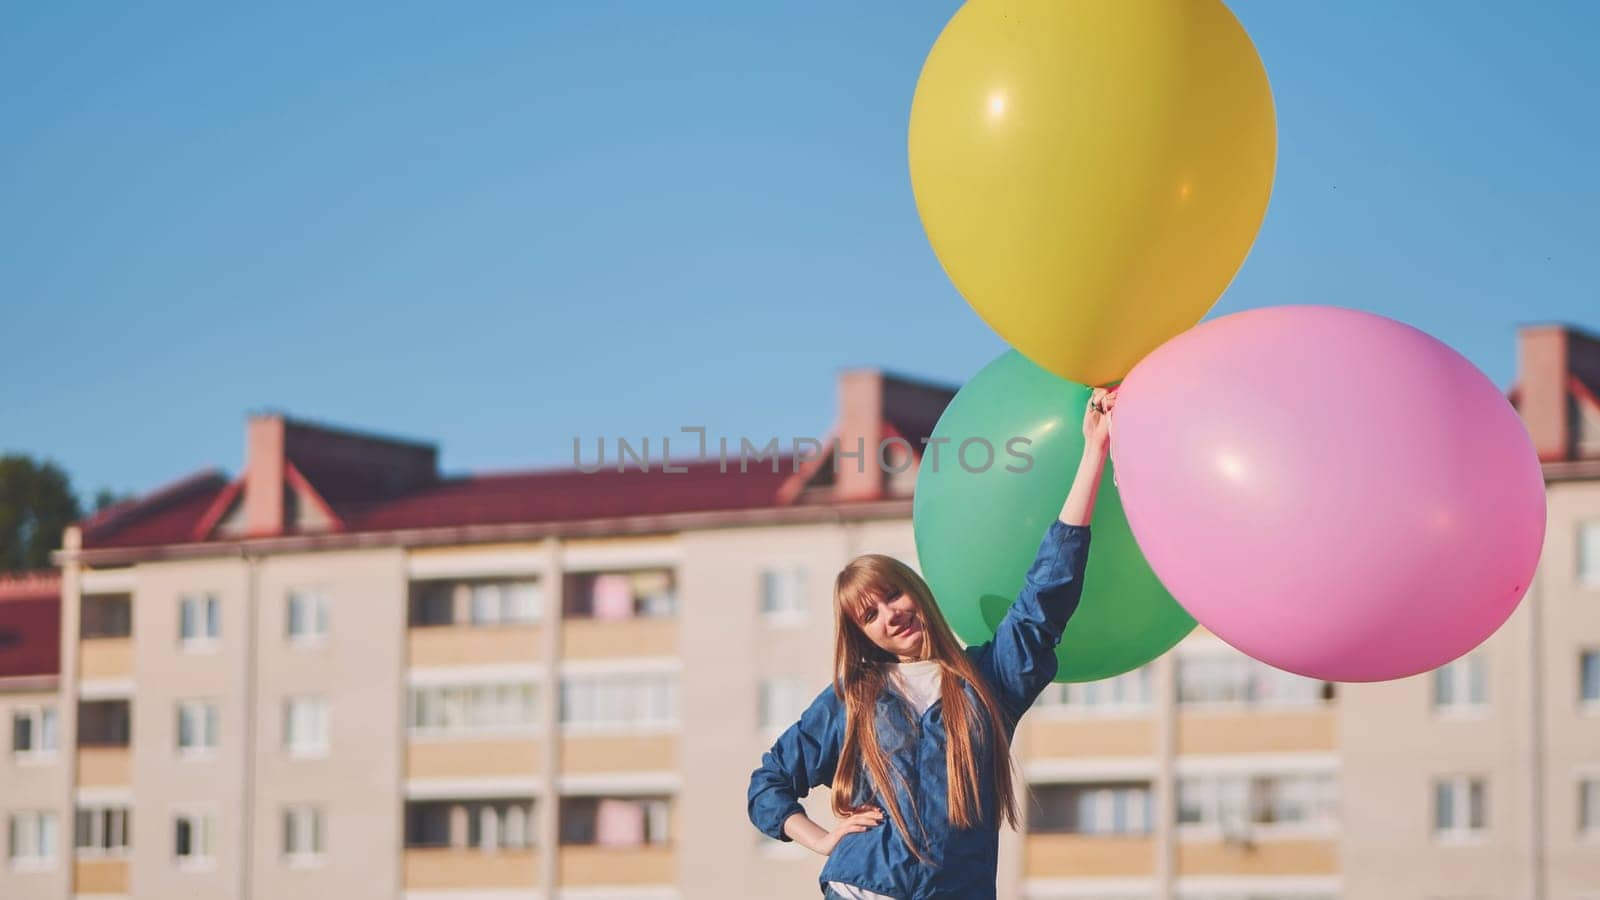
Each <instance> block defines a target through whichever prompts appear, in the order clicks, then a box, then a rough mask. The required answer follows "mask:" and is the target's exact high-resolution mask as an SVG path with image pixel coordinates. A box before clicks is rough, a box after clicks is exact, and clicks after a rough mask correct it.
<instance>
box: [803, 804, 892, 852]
mask: <svg viewBox="0 0 1600 900" xmlns="http://www.w3.org/2000/svg"><path fill="white" fill-rule="evenodd" d="M882 824H883V810H881V809H877V808H872V809H867V810H864V811H862V812H858V813H856V814H855V815H852V816H848V817H846V818H844V819H840V820H839V824H837V825H835V826H834V827H833V830H832V831H830V832H828V833H827V834H826V835H824V836H823V838H822V839H821V840H819V841H817V843H816V845H815V846H813V847H812V848H811V849H813V850H815V851H817V852H818V853H821V854H822V855H823V856H829V855H831V854H832V853H833V848H834V847H835V846H837V845H838V843H839V840H840V839H841V838H843V837H844V836H845V835H847V834H855V833H856V832H858V831H866V830H867V829H868V828H876V827H878V826H880V825H882Z"/></svg>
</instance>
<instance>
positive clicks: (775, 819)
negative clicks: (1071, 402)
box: [749, 390, 1115, 900]
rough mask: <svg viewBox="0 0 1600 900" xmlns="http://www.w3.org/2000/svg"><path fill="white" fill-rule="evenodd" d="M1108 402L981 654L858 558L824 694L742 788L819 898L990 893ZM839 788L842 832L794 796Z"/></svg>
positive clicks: (891, 570) (1079, 550) (873, 561)
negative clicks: (1014, 753) (808, 873)
mask: <svg viewBox="0 0 1600 900" xmlns="http://www.w3.org/2000/svg"><path fill="white" fill-rule="evenodd" d="M1114 401H1115V395H1114V394H1108V393H1107V392H1105V391H1103V390H1097V391H1095V392H1094V395H1093V396H1092V397H1091V398H1090V400H1089V405H1088V408H1087V409H1086V410H1085V411H1084V417H1083V434H1084V439H1085V441H1084V451H1083V459H1082V461H1081V462H1080V463H1079V464H1078V473H1077V476H1076V478H1074V479H1073V482H1072V488H1071V491H1070V493H1069V494H1068V495H1067V501H1066V503H1065V505H1063V506H1062V508H1061V515H1060V518H1059V519H1058V520H1057V521H1055V522H1052V523H1051V524H1050V526H1049V529H1048V530H1047V532H1046V533H1045V535H1044V539H1043V541H1042V542H1041V543H1040V545H1039V553H1038V556H1037V557H1036V558H1035V559H1034V561H1033V565H1032V566H1031V567H1030V568H1029V569H1028V573H1027V579H1026V581H1025V582H1024V585H1023V588H1022V591H1021V592H1020V593H1019V594H1018V595H1017V599H1016V601H1015V602H1014V603H1012V605H1011V609H1010V610H1009V611H1008V612H1007V613H1006V616H1005V618H1004V619H1003V620H1002V621H1001V622H1000V625H999V627H998V628H997V629H996V630H995V636H994V639H993V640H991V641H989V642H988V643H985V644H981V645H979V646H975V647H968V648H965V649H963V648H962V647H961V645H960V644H959V643H957V641H956V637H955V634H954V633H952V632H951V631H950V627H949V626H948V625H947V624H945V619H944V615H943V614H942V613H941V612H940V611H939V607H938V606H937V605H935V604H934V602H933V595H932V594H931V592H930V591H929V590H928V585H927V583H926V582H924V581H923V580H922V578H921V577H919V576H918V575H917V574H916V573H915V572H913V571H912V570H911V569H910V568H909V567H907V566H906V565H905V564H904V563H901V562H900V561H898V560H896V559H894V558H892V557H888V556H882V555H879V554H870V555H867V556H861V557H858V558H856V559H855V560H853V561H852V562H851V563H850V564H849V565H847V566H845V568H844V570H843V571H841V572H840V573H839V577H838V579H837V580H836V581H835V584H834V618H835V627H836V640H835V644H834V678H833V684H832V686H831V687H829V688H828V689H826V690H824V691H823V692H822V693H821V694H820V695H818V697H817V698H816V700H814V701H812V703H811V706H810V707H809V708H807V709H806V711H805V713H804V714H802V715H801V717H800V721H799V722H796V723H795V724H794V725H791V726H790V727H789V729H788V730H787V731H785V732H784V733H783V736H782V737H780V738H778V741H777V743H776V744H773V746H772V749H771V750H769V751H767V752H766V753H765V754H764V755H763V756H762V758H761V767H760V768H758V769H756V770H755V772H754V773H752V774H751V776H750V793H749V812H750V821H751V822H753V823H754V824H755V826H756V827H757V828H759V829H760V830H761V831H763V832H765V833H766V834H767V835H769V836H771V837H774V838H777V839H778V840H783V841H796V842H798V843H800V844H802V845H804V846H806V847H808V848H810V849H811V850H813V851H815V852H817V853H820V854H822V855H823V856H826V857H828V861H827V862H826V863H825V864H824V865H823V867H822V873H821V876H820V879H819V880H820V882H821V885H822V891H823V893H824V894H825V895H826V897H828V898H847V900H933V898H960V900H978V898H993V897H994V896H995V866H996V859H995V857H996V851H997V847H998V845H999V837H1000V822H1001V821H1002V820H1004V821H1005V822H1007V823H1009V824H1010V825H1011V826H1012V827H1013V828H1015V827H1016V825H1017V810H1016V801H1015V799H1014V797H1013V794H1012V761H1011V736H1012V734H1013V733H1014V732H1015V730H1016V724H1017V720H1018V719H1019V718H1021V716H1022V714H1023V713H1024V712H1026V711H1027V709H1028V707H1029V706H1031V705H1032V704H1033V701H1034V699H1035V698H1037V697H1038V696H1039V693H1040V692H1041V691H1043V690H1044V688H1045V686H1046V685H1048V684H1049V683H1050V679H1051V678H1053V677H1054V676H1055V673H1056V667H1057V663H1056V657H1055V647H1056V644H1058V643H1059V642H1060V640H1061V632H1062V629H1063V628H1064V627H1066V624H1067V618H1068V617H1069V616H1071V615H1072V612H1073V610H1074V609H1076V607H1077V605H1078V598H1079V597H1080V596H1081V595H1082V591H1083V573H1084V566H1085V563H1086V561H1087V559H1088V555H1089V520H1090V517H1091V515H1092V513H1093V511H1094V500H1095V492H1096V489H1097V488H1098V487H1099V484H1100V475H1101V471H1102V470H1103V468H1104V466H1105V458H1106V451H1107V448H1108V446H1109V443H1110V416H1109V415H1107V413H1108V412H1109V411H1110V409H1111V407H1112V405H1113V404H1114ZM821 784H827V785H831V786H832V788H833V812H834V815H835V817H836V818H837V819H838V824H837V825H836V826H835V827H834V828H833V830H831V831H830V830H827V829H825V828H823V827H822V826H820V825H818V824H817V823H815V822H813V821H812V820H811V819H810V818H809V817H808V816H807V815H806V814H805V810H804V809H803V808H802V807H801V806H800V803H799V799H800V798H801V797H804V796H806V794H807V793H809V792H810V790H811V788H813V787H815V786H817V785H821Z"/></svg>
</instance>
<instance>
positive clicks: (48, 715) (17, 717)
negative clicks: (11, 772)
mask: <svg viewBox="0 0 1600 900" xmlns="http://www.w3.org/2000/svg"><path fill="white" fill-rule="evenodd" d="M60 741H61V737H60V733H59V731H58V730H57V728H56V708H55V707H53V706H27V707H22V708H20V709H17V710H14V711H13V712H12V713H11V752H12V753H14V754H16V755H17V756H18V757H19V758H20V759H21V760H28V759H38V758H40V757H48V756H51V755H54V754H55V752H56V751H57V750H59V749H61V743H60Z"/></svg>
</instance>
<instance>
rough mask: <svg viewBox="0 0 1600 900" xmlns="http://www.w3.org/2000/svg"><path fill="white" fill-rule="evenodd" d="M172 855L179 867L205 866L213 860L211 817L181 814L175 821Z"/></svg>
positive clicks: (198, 814)
mask: <svg viewBox="0 0 1600 900" xmlns="http://www.w3.org/2000/svg"><path fill="white" fill-rule="evenodd" d="M172 855H173V856H174V857H176V858H177V860H178V863H179V865H183V866H203V865H205V864H206V863H208V862H209V861H210V859H211V817H210V816H208V815H204V814H201V813H179V814H178V816H177V817H176V818H175V819H174V820H173V835H172Z"/></svg>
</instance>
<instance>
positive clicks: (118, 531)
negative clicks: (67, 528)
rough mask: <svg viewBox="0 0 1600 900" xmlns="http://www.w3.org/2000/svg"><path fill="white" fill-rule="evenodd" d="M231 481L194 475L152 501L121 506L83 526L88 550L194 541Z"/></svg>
mask: <svg viewBox="0 0 1600 900" xmlns="http://www.w3.org/2000/svg"><path fill="white" fill-rule="evenodd" d="M227 487H228V479H227V478H226V477H225V476H223V475H222V473H220V472H217V471H215V470H207V471H204V472H200V473H197V474H195V475H191V476H189V477H188V478H185V479H183V480H182V481H179V482H176V483H174V484H171V485H168V486H167V487H164V488H162V489H160V490H158V491H156V492H155V493H154V494H151V495H150V496H149V497H145V498H142V499H140V500H135V501H131V502H128V503H119V504H117V505H116V506H113V507H111V508H110V509H107V510H105V511H103V512H101V513H99V514H97V515H96V516H94V517H93V518H91V519H88V520H87V521H85V522H84V523H83V545H84V546H85V547H148V546H157V545H161V544H185V543H188V542H190V541H192V540H194V530H195V526H196V525H197V524H199V522H200V519H201V517H202V516H204V515H205V514H206V511H207V510H208V509H209V508H210V507H211V503H212V501H214V500H215V499H216V497H217V495H218V494H220V493H222V492H223V491H224V490H226V489H227Z"/></svg>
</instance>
